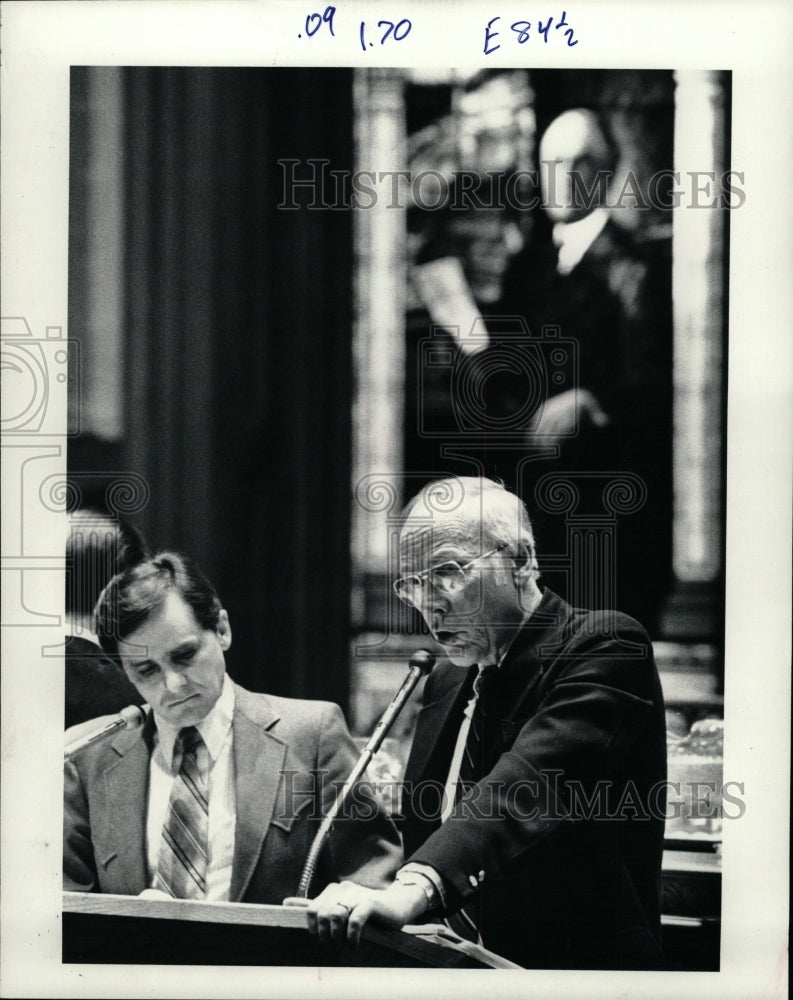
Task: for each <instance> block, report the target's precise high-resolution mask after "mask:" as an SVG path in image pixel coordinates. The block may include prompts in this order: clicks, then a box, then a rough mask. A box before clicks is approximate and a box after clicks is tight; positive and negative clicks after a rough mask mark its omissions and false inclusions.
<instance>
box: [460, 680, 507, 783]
mask: <svg viewBox="0 0 793 1000" xmlns="http://www.w3.org/2000/svg"><path fill="white" fill-rule="evenodd" d="M497 670H498V667H496V666H495V664H490V665H489V666H487V667H484V668H483V669H482V670H480V671H479V673H478V674H477V677H476V680H475V681H474V695H475V696H476V700H475V702H474V705H473V712H472V714H471V725H470V728H469V730H468V738H467V739H466V741H465V750H464V751H463V757H462V760H461V761H460V777H459V780H458V784H457V789H458V795H459V794H460V793H461V791H462V788H463V786H464V785H466V784H467V785H470V784H473V783H475V782H477V781H480V780H481V779H482V778H483V777H484V776H485V774H486V770H485V768H486V767H487V766H488V761H489V760H490V759H491V750H492V747H491V746H490V745H489V744H490V742H491V741H490V739H489V728H488V726H487V723H488V710H489V708H490V704H489V702H490V700H491V698H490V692H492V682H493V679H494V678H495V676H496V671H497Z"/></svg>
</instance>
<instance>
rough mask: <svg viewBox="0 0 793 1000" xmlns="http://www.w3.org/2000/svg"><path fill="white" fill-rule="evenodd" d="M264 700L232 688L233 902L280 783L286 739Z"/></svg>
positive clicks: (249, 873)
mask: <svg viewBox="0 0 793 1000" xmlns="http://www.w3.org/2000/svg"><path fill="white" fill-rule="evenodd" d="M264 704H265V702H264V701H263V700H262V701H257V700H256V699H253V698H250V697H248V695H247V692H246V691H244V690H243V689H242V688H240V687H237V688H236V704H235V708H234V785H235V798H236V813H237V821H236V832H235V835H234V861H233V865H232V871H231V893H230V898H231V900H232V902H239V900H240V899H242V897H243V895H244V894H245V890H246V889H247V887H248V883H249V882H250V880H251V876H252V875H253V871H254V869H255V867H256V862H257V861H258V859H259V855H260V854H261V850H262V844H263V842H264V838H265V836H266V835H267V831H268V829H269V827H270V821H271V819H272V815H273V809H274V808H275V800H276V796H277V794H278V788H279V786H280V783H281V770H282V768H283V764H284V758H285V756H286V749H287V748H286V744H285V743H284V742H283V741H282V740H280V739H278V737H277V736H273V734H272V733H269V732H267V730H266V728H265V727H268V726H272V725H274V724H275V723H276V722H277V721H278V716H276V715H275V713H274V712H272V711H269V712H268V711H267V710H266V709H264V708H263V705H264Z"/></svg>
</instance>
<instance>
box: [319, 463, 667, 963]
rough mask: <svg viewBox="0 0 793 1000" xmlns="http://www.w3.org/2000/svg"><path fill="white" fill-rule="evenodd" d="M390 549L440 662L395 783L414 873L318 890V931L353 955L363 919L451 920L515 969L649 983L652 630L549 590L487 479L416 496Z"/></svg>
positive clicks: (660, 727) (655, 931)
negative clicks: (617, 975)
mask: <svg viewBox="0 0 793 1000" xmlns="http://www.w3.org/2000/svg"><path fill="white" fill-rule="evenodd" d="M399 549H400V573H401V576H400V578H399V579H398V580H397V581H396V582H395V585H394V586H395V589H396V592H397V594H398V595H399V597H400V598H401V599H402V600H403V601H405V602H406V603H408V604H410V605H411V606H413V607H415V608H417V609H418V610H419V612H420V613H421V615H422V617H423V618H424V621H425V622H426V624H427V626H428V627H429V629H430V631H431V633H432V635H433V637H434V638H435V639H436V640H437V642H438V643H439V644H440V645H441V646H442V647H443V649H444V650H445V652H446V654H447V657H448V660H449V662H448V663H446V664H441V665H439V666H438V667H436V669H435V671H434V673H433V674H432V675H431V677H430V678H429V679H428V681H427V684H426V688H425V694H424V707H423V709H422V710H421V712H420V714H419V719H418V723H417V727H416V732H415V736H414V740H413V746H412V750H411V754H410V758H409V761H408V764H407V769H406V773H405V787H404V792H403V802H402V811H403V813H404V825H403V838H404V846H405V855H406V857H407V859H408V860H407V863H406V864H405V865H404V866H403V867H402V868H401V869H400V871H399V872H398V873H397V877H396V880H395V881H394V882H393V883H392V884H391V885H390V886H388V887H387V888H386V889H385V890H371V889H367V888H364V887H362V886H360V885H356V884H355V883H353V882H343V883H341V884H336V885H331V886H329V887H327V888H326V889H325V891H324V892H323V893H322V894H321V895H320V896H319V897H318V898H317V899H316V900H314V901H313V902H312V904H311V908H310V926H311V927H312V929H313V930H314V931H315V932H316V933H317V934H318V935H319V936H320V937H321V938H325V939H330V940H337V941H338V940H344V939H351V940H357V939H358V938H359V936H360V933H361V928H362V927H363V925H364V924H365V923H366V922H367V921H368V920H369V919H370V918H372V919H374V920H375V921H377V922H380V923H381V924H385V925H386V926H391V927H400V926H402V925H404V924H406V923H414V922H416V921H417V920H419V919H421V920H423V919H431V920H438V919H439V918H441V917H445V918H446V919H447V921H448V922H449V923H450V924H451V926H452V927H453V928H454V929H455V930H457V931H458V932H459V933H461V934H463V935H465V936H467V937H469V938H471V939H472V940H479V941H480V943H482V944H483V945H484V946H486V947H487V948H489V949H491V950H492V951H495V952H498V953H500V954H501V955H503V956H504V957H506V958H508V959H510V960H512V961H513V962H516V963H518V964H520V965H522V966H525V967H545V968H612V969H619V968H634V969H641V968H659V967H660V966H661V952H660V915H659V899H658V885H659V878H660V870H661V857H662V850H663V826H664V822H663V812H664V808H665V800H664V787H665V778H666V745H665V727H664V709H663V699H662V695H661V688H660V683H659V679H658V673H657V670H656V666H655V662H654V659H653V651H652V647H651V644H650V641H649V639H648V637H647V634H646V632H645V631H644V629H643V628H642V627H641V626H640V625H639V624H638V623H637V622H635V621H634V620H632V619H631V618H628V617H627V616H625V615H622V614H620V613H619V612H615V611H594V612H590V611H583V610H579V609H574V608H572V607H570V606H569V605H568V604H566V603H565V602H564V601H563V600H562V599H561V598H559V597H558V596H557V595H556V594H554V593H552V592H551V591H550V590H547V589H542V588H541V587H540V586H539V585H538V582H537V580H538V568H537V562H536V558H535V551H534V539H533V535H532V528H531V523H530V520H529V516H528V513H527V511H526V509H525V507H524V505H523V503H522V502H521V501H520V499H519V498H518V497H517V496H514V495H513V494H511V493H509V492H507V491H506V490H504V489H503V488H501V487H500V486H499V485H498V484H496V483H494V482H491V481H489V480H486V479H485V480H480V479H473V478H471V479H468V478H462V479H454V480H446V481H442V482H439V483H434V484H431V485H430V486H428V487H426V488H425V489H424V490H423V491H422V492H421V493H420V494H419V495H418V496H417V497H415V498H414V499H413V500H412V501H411V503H410V504H409V505H408V507H407V509H406V511H405V516H404V522H403V526H402V531H401V535H400V546H399ZM578 570H579V571H580V572H586V567H578Z"/></svg>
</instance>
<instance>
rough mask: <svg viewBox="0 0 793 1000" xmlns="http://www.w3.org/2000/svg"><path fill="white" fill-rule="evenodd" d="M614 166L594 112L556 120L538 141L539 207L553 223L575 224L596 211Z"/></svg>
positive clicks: (564, 115)
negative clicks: (540, 203)
mask: <svg viewBox="0 0 793 1000" xmlns="http://www.w3.org/2000/svg"><path fill="white" fill-rule="evenodd" d="M616 162H617V154H616V149H615V147H614V145H613V142H612V141H611V139H610V137H609V135H608V132H607V130H606V127H605V125H604V123H603V121H602V119H600V118H599V117H598V115H597V114H595V112H594V111H589V110H588V109H586V108H575V109H573V110H571V111H565V112H563V113H562V114H561V115H559V117H558V118H555V119H554V120H553V121H552V122H551V124H550V125H549V126H548V128H547V129H546V130H545V132H544V134H543V137H542V139H541V140H540V183H541V186H542V203H543V207H544V208H545V211H546V212H547V214H548V216H549V217H550V218H551V219H552V220H553V221H554V222H576V221H577V220H578V219H583V218H584V217H585V216H587V215H589V213H590V212H592V211H593V210H594V209H595V208H598V207H599V206H600V204H601V202H602V201H603V199H604V197H605V193H606V190H607V188H608V180H609V178H610V175H611V173H612V172H613V171H614V169H615V167H616ZM598 174H600V175H601V180H600V182H598ZM590 193H591V194H590Z"/></svg>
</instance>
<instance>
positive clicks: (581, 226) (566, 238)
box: [553, 208, 609, 274]
mask: <svg viewBox="0 0 793 1000" xmlns="http://www.w3.org/2000/svg"><path fill="white" fill-rule="evenodd" d="M608 219H609V216H608V212H607V211H606V210H605V208H596V209H595V210H594V212H590V213H589V215H586V216H584V218H583V219H579V220H578V221H577V222H557V223H556V225H555V226H554V227H553V241H554V243H555V244H556V246H557V247H558V249H559V257H558V259H557V263H556V270H557V271H558V272H559V274H570V273H571V271H572V270H573V268H574V267H575V266H576V264H578V262H579V261H580V260H581V258H582V257H583V256H584V254H585V253H586V252H587V250H588V249H589V248H590V247H591V246H592V244H593V243H594V242H595V240H596V239H597V238H598V236H600V234H601V233H602V232H603V227H604V226H605V225H606V223H607V222H608Z"/></svg>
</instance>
